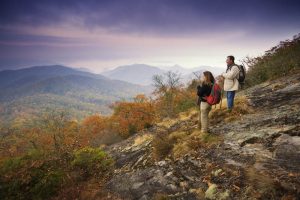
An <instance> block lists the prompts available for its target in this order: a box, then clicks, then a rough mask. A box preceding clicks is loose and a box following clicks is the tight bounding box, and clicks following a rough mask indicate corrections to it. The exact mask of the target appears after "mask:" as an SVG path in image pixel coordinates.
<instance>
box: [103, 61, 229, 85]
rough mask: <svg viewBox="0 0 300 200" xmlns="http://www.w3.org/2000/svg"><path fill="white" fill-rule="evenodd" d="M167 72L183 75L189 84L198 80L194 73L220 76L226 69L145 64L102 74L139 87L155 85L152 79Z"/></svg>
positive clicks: (122, 67)
mask: <svg viewBox="0 0 300 200" xmlns="http://www.w3.org/2000/svg"><path fill="white" fill-rule="evenodd" d="M167 71H173V72H177V73H179V74H181V78H182V82H183V83H187V82H189V81H191V80H192V79H195V78H196V76H195V75H194V74H193V73H194V72H195V73H197V74H202V72H204V71H211V72H212V73H213V74H214V75H215V76H216V75H220V74H221V73H222V72H223V71H224V69H222V68H217V67H210V66H199V67H195V68H184V67H181V66H179V65H174V66H172V67H165V68H159V67H155V66H150V65H145V64H133V65H126V66H120V67H117V68H115V69H113V70H108V71H105V72H103V73H101V74H102V75H103V76H106V77H108V78H110V79H116V80H123V81H126V82H130V83H134V84H139V85H151V84H152V83H153V81H152V77H153V76H154V75H162V74H164V73H166V72H167Z"/></svg>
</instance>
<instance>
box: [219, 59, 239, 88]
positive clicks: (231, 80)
mask: <svg viewBox="0 0 300 200" xmlns="http://www.w3.org/2000/svg"><path fill="white" fill-rule="evenodd" d="M239 71H240V70H239V68H238V66H236V65H233V66H232V67H231V69H230V70H229V69H228V71H227V72H225V73H223V74H222V76H223V77H224V78H225V80H224V91H236V90H238V89H239V81H238V80H237V78H238V75H239Z"/></svg>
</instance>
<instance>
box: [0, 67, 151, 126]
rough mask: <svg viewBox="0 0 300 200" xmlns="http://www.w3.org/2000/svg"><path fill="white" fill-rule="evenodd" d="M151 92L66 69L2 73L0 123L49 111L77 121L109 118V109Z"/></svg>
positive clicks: (36, 69) (129, 84)
mask: <svg viewBox="0 0 300 200" xmlns="http://www.w3.org/2000/svg"><path fill="white" fill-rule="evenodd" d="M149 92H150V88H147V87H143V86H139V85H134V84H131V83H127V82H124V81H118V80H110V79H108V78H106V77H104V76H102V75H98V74H92V73H89V72H83V71H78V70H74V69H72V68H68V67H64V66H44V67H32V68H27V69H21V70H6V71H1V72H0V113H1V117H0V120H2V121H12V120H14V119H16V118H24V117H28V116H30V115H31V114H35V113H39V112H43V111H45V109H48V108H50V109H64V110H68V111H69V112H70V113H71V115H72V116H73V117H75V118H82V117H84V116H87V115H88V114H93V113H102V114H109V113H110V112H111V111H110V109H109V105H110V104H111V103H112V102H115V101H118V100H121V99H130V98H132V97H134V96H135V95H136V94H139V93H149Z"/></svg>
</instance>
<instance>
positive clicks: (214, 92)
mask: <svg viewBox="0 0 300 200" xmlns="http://www.w3.org/2000/svg"><path fill="white" fill-rule="evenodd" d="M221 94H222V89H221V87H220V86H219V85H218V84H217V83H214V84H213V86H212V88H211V92H210V95H209V96H207V97H206V101H207V103H208V104H210V105H216V104H218V103H220V101H221Z"/></svg>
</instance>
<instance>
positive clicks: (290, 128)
mask: <svg viewBox="0 0 300 200" xmlns="http://www.w3.org/2000/svg"><path fill="white" fill-rule="evenodd" d="M239 95H245V96H246V97H247V99H248V103H249V105H251V106H252V107H253V109H254V110H255V112H254V113H252V114H246V115H241V117H240V119H239V120H236V121H233V122H225V121H223V122H221V123H218V124H217V125H215V126H213V127H212V128H211V132H212V134H215V135H219V136H222V137H223V142H222V143H221V144H217V145H214V146H212V147H210V148H198V149H197V150H196V151H191V152H189V153H187V154H186V155H185V156H183V157H181V158H178V159H174V158H172V157H170V156H168V157H167V158H165V159H163V160H161V161H155V160H154V159H153V156H152V148H153V147H152V140H153V137H154V136H155V135H156V134H160V133H161V132H164V133H169V134H170V133H172V132H174V131H178V130H189V129H191V128H195V127H196V126H197V117H195V115H192V116H191V117H186V118H183V119H181V120H177V121H175V122H174V121H173V122H172V123H170V124H169V125H168V126H154V127H152V128H151V129H148V130H145V131H143V132H140V133H138V134H136V135H134V136H132V137H130V138H128V139H127V140H125V141H122V142H121V143H118V144H114V145H112V146H109V147H106V149H105V150H106V151H108V153H110V154H111V155H112V156H113V157H114V159H115V160H116V169H115V173H114V175H113V177H112V178H111V179H110V180H108V182H107V184H106V188H107V190H108V191H110V192H112V193H114V194H118V195H119V196H120V198H121V199H155V198H156V194H161V195H163V196H164V197H165V198H167V199H205V198H206V199H297V198H298V197H299V196H300V75H299V74H295V75H293V76H291V77H288V78H287V77H284V78H282V79H279V80H274V81H271V82H268V83H264V84H262V85H258V86H256V87H253V88H250V89H248V90H245V91H243V92H240V93H239ZM145 135H146V136H145Z"/></svg>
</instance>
